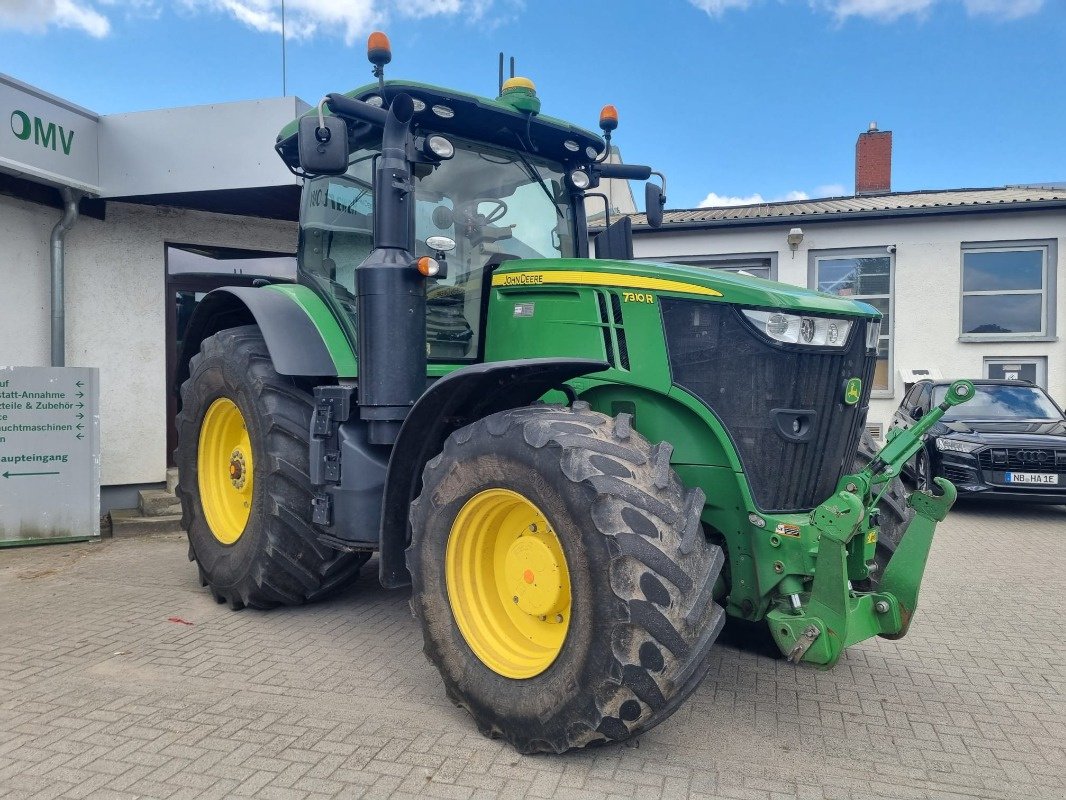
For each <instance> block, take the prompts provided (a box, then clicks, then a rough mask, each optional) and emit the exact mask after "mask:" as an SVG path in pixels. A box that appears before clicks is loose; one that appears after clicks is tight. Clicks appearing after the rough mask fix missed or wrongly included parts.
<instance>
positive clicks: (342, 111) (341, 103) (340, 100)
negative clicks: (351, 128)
mask: <svg viewBox="0 0 1066 800" xmlns="http://www.w3.org/2000/svg"><path fill="white" fill-rule="evenodd" d="M325 102H326V103H328V104H329V108H330V110H331V111H332V112H333V113H334V114H337V115H339V116H342V117H347V118H349V119H354V120H359V121H360V122H369V123H370V124H371V125H377V126H378V127H382V128H383V127H385V120H387V119H388V118H389V112H388V111H387V110H386V109H384V108H377V107H375V106H372V105H370V104H369V103H364V102H363V101H362V100H353V99H352V98H350V97H346V96H345V95H343V94H337V93H336V92H332V93H330V94H328V95H326V97H325ZM319 108H320V109H321V105H320V106H319Z"/></svg>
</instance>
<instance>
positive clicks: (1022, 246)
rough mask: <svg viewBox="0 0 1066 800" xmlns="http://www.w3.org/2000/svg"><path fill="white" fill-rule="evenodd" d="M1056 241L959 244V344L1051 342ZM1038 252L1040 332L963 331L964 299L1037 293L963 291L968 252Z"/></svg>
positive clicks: (1054, 296)
mask: <svg viewBox="0 0 1066 800" xmlns="http://www.w3.org/2000/svg"><path fill="white" fill-rule="evenodd" d="M1056 244H1057V240H1055V239H1018V240H1014V241H1009V240H999V241H991V242H962V244H961V246H960V248H959V341H960V342H1054V341H1058V337H1057V336H1056V303H1055V298H1056V291H1057V287H1056V285H1055V276H1056V273H1057V272H1058V252H1057V248H1056ZM1034 250H1040V251H1043V254H1044V263H1043V270H1042V284H1043V288H1042V289H1041V290H1040V295H1041V297H1040V325H1041V330H1040V331H1039V332H1033V331H1024V332H1019V333H966V332H965V331H963V329H962V325H963V312H964V307H965V303H966V298H967V297H994V296H996V295H1012V294H1036V291H1035V290H1033V289H1009V290H995V291H969V292H968V291H966V290H965V288H964V287H965V279H966V254H967V253H1004V252H1015V251H1034Z"/></svg>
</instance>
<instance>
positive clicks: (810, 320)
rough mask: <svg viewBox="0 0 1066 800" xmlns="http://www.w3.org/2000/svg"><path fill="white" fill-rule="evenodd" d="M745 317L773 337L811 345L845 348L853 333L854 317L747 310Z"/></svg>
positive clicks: (785, 341) (791, 342)
mask: <svg viewBox="0 0 1066 800" xmlns="http://www.w3.org/2000/svg"><path fill="white" fill-rule="evenodd" d="M744 316H745V317H747V318H748V320H749V321H751V322H752V323H753V324H754V325H755V327H756V328H758V329H759V330H760V331H762V332H763V333H765V334H766V335H767V336H769V337H770V338H771V339H774V340H775V341H778V342H784V343H786V344H801V345H810V346H811V347H843V346H844V345H845V344H847V341H848V333H850V332H851V325H852V321H851V320H850V319H831V318H829V317H804V316H800V315H798V314H785V313H784V312H782V311H759V310H755V309H749V308H746V309H744Z"/></svg>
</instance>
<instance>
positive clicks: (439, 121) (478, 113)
mask: <svg viewBox="0 0 1066 800" xmlns="http://www.w3.org/2000/svg"><path fill="white" fill-rule="evenodd" d="M401 93H406V94H409V95H410V96H411V97H412V98H413V99H414V101H415V115H414V124H415V126H416V127H417V128H421V129H423V130H427V131H433V132H434V133H441V134H445V135H448V134H451V135H454V136H460V137H463V138H467V139H476V140H478V141H483V142H488V143H490V144H495V145H498V146H500V147H508V148H517V149H520V150H524V151H531V152H536V153H537V154H538V155H540V156H542V157H544V158H550V159H554V160H557V161H560V162H562V163H564V164H567V165H568V167H569V166H574V167H576V166H578V165H581V164H587V163H589V161H590V160H591V159H590V155H589V152H586V148H592V150H591V152H592V153H596V154H599V153H602V152H603V149H604V146H605V145H604V142H603V139H601V138H600V137H599V136H597V135H596V134H595V133H592V132H591V131H587V130H585V129H584V128H579V127H577V126H576V125H571V124H570V123H569V122H565V121H564V120H561V119H555V118H554V117H548V116H545V115H543V114H533V115H531V114H529V113H526V112H523V111H519V110H516V108H515V107H514V106H512V105H511V104H509V103H507V102H506V101H504V100H490V99H488V98H487V97H479V96H477V95H473V94H466V93H465V92H457V91H455V90H454V89H444V88H442V87H440V86H432V85H430V84H426V83H416V82H414V81H385V91H384V98H385V102H386V104H387V103H390V102H391V101H392V98H393V97H395V96H396V95H398V94H401ZM345 95H346V96H347V97H351V98H352V99H355V100H364V101H365V100H367V99H369V98H371V97H375V96H377V97H380V96H381V95H382V92H381V90H380V88H379V87H378V85H377V84H376V83H371V84H367V85H366V86H361V87H359V88H358V89H353V90H352V91H350V92H346V93H345ZM317 113H318V110H317V108H312V109H311V110H310V111H308V112H306V113H305V114H304V115H303V116H305V117H306V116H312V115H315V114H317ZM298 127H299V119H297V120H293V121H292V122H290V123H289V124H288V125H286V126H285V127H284V128H282V129H281V132H280V133H279V134H278V140H277V145H276V149H277V151H278V154H279V155H280V156H281V158H282V159H283V160H284V161H285V163H286V165H288V167H289V168H290V169H296V168H297V167H298V166H299V159H298V153H297V145H296V132H297V129H298ZM349 132H350V136H351V138H352V140H353V141H352V146H353V147H354V146H355V142H356V141H366V140H369V139H373V138H375V137H377V138H380V135H381V134H380V131H375V130H373V129H372V128H371V127H370V126H369V125H367V124H365V123H350V124H349Z"/></svg>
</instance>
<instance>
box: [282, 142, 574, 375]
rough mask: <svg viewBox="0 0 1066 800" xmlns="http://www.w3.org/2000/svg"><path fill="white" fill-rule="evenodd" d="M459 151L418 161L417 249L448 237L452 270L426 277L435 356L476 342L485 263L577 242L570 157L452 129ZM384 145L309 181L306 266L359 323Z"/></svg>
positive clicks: (551, 253)
mask: <svg viewBox="0 0 1066 800" xmlns="http://www.w3.org/2000/svg"><path fill="white" fill-rule="evenodd" d="M452 141H453V144H454V145H455V156H454V157H453V158H451V159H449V160H447V161H443V162H441V163H440V164H438V165H435V166H430V165H428V164H424V165H419V166H418V167H416V169H415V239H416V241H415V255H416V256H423V255H427V256H435V255H437V250H436V249H433V248H430V247H429V245H427V243H426V240H427V239H430V238H431V237H438V239H437V240H434V246H435V247H440V246H441V244H440V239H443V240H444V241H445V242H447V240H450V243H451V244H452V245H453V249H451V250H450V251H449V252H447V264H448V276H447V278H443V279H437V278H432V279H430V280H429V281H428V282H427V286H426V305H427V310H426V326H427V333H428V342H427V344H428V345H429V354H430V358H431V359H441V360H455V359H460V360H462V359H470V358H473V357H475V356H476V354H477V352H478V335H479V327H480V325H479V322H480V315H481V308H482V298H481V295H482V291H483V288H484V276H485V268H486V267H487V266H489V265H492V264H498V263H500V262H501V261H504V260H506V259H509V258H567V257H573V256H574V255H575V251H576V245H575V239H574V225H573V214H572V206H571V205H570V200H569V193H568V191H567V189H566V186H565V183H564V180H563V177H564V175H563V171H562V166H561V165H558V164H555V163H553V162H550V161H547V160H545V159H541V158H539V157H537V156H535V155H532V154H527V153H519V152H518V151H515V150H506V149H502V148H495V147H490V146H488V145H484V144H480V143H475V142H468V141H465V140H461V139H453V140H452ZM376 155H377V154H376V153H375V152H374V151H372V150H360V151H356V152H355V153H353V154H352V156H351V159H350V163H351V166H350V167H349V169H348V172H347V174H345V175H340V176H334V177H321V178H314V179H312V180H310V181H309V182H308V185H307V186H306V187H305V189H304V196H303V209H302V214H301V224H300V236H301V244H300V256H299V260H300V270H301V272H302V273H303V275H304V276H305V277H307V278H309V279H310V280H311V281H312V282H313V283H315V284H317V285H318V286H319V287H321V288H322V289H324V290H325V291H326V292H327V293H328V294H330V295H332V297H333V299H334V300H335V301H336V302H337V303H338V305H339V306H340V307H341V308H342V309H343V310H344V311H345V312H346V315H347V316H348V318H349V321H350V325H349V326H348V329H349V333H350V334H351V335H353V336H354V331H355V327H356V326H355V314H356V302H355V278H356V267H358V266H359V264H360V263H361V262H362V261H363V259H365V258H366V257H367V256H368V255H369V254H370V252H371V250H372V249H373V230H374V221H373V214H374V208H373V204H374V196H373V168H374V163H375V161H376Z"/></svg>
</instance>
